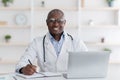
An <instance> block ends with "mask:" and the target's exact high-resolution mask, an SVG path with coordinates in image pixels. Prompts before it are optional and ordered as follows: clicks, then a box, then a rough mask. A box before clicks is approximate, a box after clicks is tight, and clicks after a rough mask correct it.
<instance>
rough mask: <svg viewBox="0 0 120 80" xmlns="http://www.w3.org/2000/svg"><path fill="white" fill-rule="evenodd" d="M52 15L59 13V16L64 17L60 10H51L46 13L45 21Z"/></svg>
mask: <svg viewBox="0 0 120 80" xmlns="http://www.w3.org/2000/svg"><path fill="white" fill-rule="evenodd" d="M53 13H60V14H61V15H62V16H63V17H64V13H63V11H62V10H60V9H53V10H51V11H50V12H49V13H48V16H47V19H48V18H49V17H50V16H51V14H53Z"/></svg>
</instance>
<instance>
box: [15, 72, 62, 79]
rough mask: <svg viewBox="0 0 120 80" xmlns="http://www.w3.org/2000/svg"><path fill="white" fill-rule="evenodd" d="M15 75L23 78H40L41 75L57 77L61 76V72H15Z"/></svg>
mask: <svg viewBox="0 0 120 80" xmlns="http://www.w3.org/2000/svg"><path fill="white" fill-rule="evenodd" d="M16 76H20V77H23V78H27V79H28V78H42V77H57V76H61V73H54V72H40V73H34V74H33V75H24V74H19V73H16Z"/></svg>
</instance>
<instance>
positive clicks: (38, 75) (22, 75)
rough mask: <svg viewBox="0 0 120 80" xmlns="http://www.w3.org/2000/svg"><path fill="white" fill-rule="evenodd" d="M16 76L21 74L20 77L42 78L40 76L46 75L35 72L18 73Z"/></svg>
mask: <svg viewBox="0 0 120 80" xmlns="http://www.w3.org/2000/svg"><path fill="white" fill-rule="evenodd" d="M16 76H20V77H23V78H40V77H44V75H42V74H39V73H34V74H33V75H24V74H19V73H16Z"/></svg>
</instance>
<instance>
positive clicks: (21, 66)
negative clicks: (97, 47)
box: [16, 9, 87, 75]
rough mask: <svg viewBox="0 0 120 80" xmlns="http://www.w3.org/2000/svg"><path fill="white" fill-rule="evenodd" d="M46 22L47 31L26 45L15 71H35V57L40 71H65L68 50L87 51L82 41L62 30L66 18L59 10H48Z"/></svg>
mask: <svg viewBox="0 0 120 80" xmlns="http://www.w3.org/2000/svg"><path fill="white" fill-rule="evenodd" d="M46 23H47V26H48V30H49V32H48V33H47V34H46V35H45V36H43V37H38V38H36V39H34V41H33V42H32V43H31V44H30V45H29V46H28V48H27V49H26V51H25V54H24V55H23V57H21V59H20V61H19V63H18V64H17V66H16V71H17V72H19V73H22V74H25V75H32V74H33V73H35V72H36V66H35V65H32V63H33V62H34V60H35V59H37V63H38V66H39V68H40V71H41V72H45V71H47V72H48V71H49V72H65V71H66V70H67V62H68V52H69V51H87V48H86V46H85V45H84V43H83V42H82V41H80V40H79V39H77V38H73V37H72V36H71V35H69V34H68V33H66V32H65V31H64V26H65V23H66V20H65V16H64V13H63V12H62V11H61V10H59V9H53V10H52V11H50V12H49V14H48V16H47V20H46Z"/></svg>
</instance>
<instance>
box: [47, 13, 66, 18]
mask: <svg viewBox="0 0 120 80" xmlns="http://www.w3.org/2000/svg"><path fill="white" fill-rule="evenodd" d="M63 17H64V15H63V14H62V13H61V12H59V11H54V12H51V13H50V14H49V15H48V19H50V18H55V19H60V18H63Z"/></svg>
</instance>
